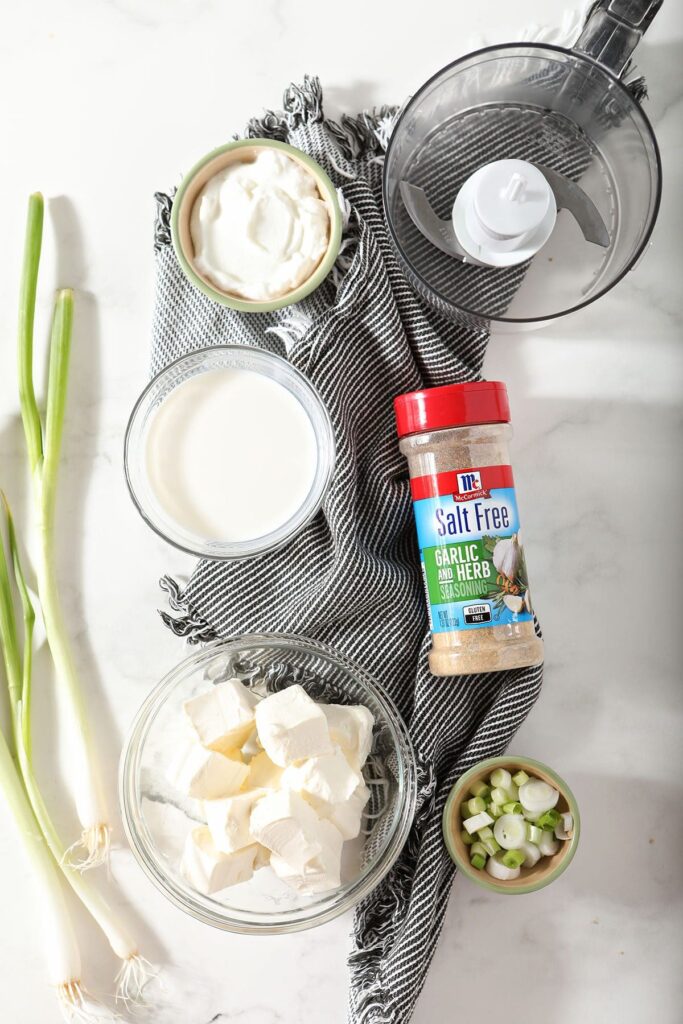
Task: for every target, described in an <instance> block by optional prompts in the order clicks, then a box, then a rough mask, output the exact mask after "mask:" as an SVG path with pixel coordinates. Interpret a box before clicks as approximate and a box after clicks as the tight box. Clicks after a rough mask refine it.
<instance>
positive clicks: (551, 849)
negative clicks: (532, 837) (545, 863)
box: [538, 829, 560, 857]
mask: <svg viewBox="0 0 683 1024" xmlns="http://www.w3.org/2000/svg"><path fill="white" fill-rule="evenodd" d="M538 848H539V850H540V851H541V853H542V854H543V856H544V857H552V856H553V855H554V854H556V853H557V851H558V850H559V848H560V842H559V840H558V839H556V838H555V836H554V835H553V833H552V832H548V830H547V829H543V830H542V831H541V838H540V839H539V841H538Z"/></svg>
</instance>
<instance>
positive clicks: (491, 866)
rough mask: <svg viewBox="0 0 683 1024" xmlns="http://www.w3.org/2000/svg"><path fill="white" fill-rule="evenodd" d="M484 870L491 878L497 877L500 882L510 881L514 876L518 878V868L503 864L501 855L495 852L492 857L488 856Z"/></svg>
mask: <svg viewBox="0 0 683 1024" xmlns="http://www.w3.org/2000/svg"><path fill="white" fill-rule="evenodd" d="M486 870H487V871H488V873H489V874H490V875H491V877H492V878H497V879H498V880H499V881H501V882H511V881H513V880H514V879H515V878H519V873H520V870H521V869H520V868H519V867H516V868H509V867H508V866H507V864H503V860H502V855H501V854H500V853H496V855H495V856H494V857H489V859H488V860H487V862H486Z"/></svg>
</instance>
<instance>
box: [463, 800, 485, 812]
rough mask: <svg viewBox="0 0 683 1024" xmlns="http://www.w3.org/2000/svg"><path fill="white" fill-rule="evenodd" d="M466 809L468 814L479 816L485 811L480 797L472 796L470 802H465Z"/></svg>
mask: <svg viewBox="0 0 683 1024" xmlns="http://www.w3.org/2000/svg"><path fill="white" fill-rule="evenodd" d="M467 808H468V810H469V812H470V814H479V813H480V812H481V811H485V810H486V804H485V803H484V801H483V800H482V798H481V797H480V796H473V797H472V799H471V800H468V801H467Z"/></svg>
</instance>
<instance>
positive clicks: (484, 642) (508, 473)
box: [395, 381, 543, 676]
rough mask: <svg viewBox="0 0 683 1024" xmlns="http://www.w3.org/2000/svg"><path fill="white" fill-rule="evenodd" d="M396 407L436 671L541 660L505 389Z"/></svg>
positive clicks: (446, 393) (439, 394)
mask: <svg viewBox="0 0 683 1024" xmlns="http://www.w3.org/2000/svg"><path fill="white" fill-rule="evenodd" d="M395 407H396V418H397V424H398V432H399V435H400V436H401V441H400V448H401V451H402V452H403V454H404V455H405V456H406V458H407V459H408V467H409V471H410V481H411V490H412V495H413V503H414V510H415V519H416V524H417V533H418V542H419V546H420V557H421V565H422V573H423V577H424V583H425V592H426V597H427V605H428V608H429V615H430V623H431V629H432V650H431V652H430V654H429V667H430V669H431V671H432V672H433V673H434V675H437V676H457V675H470V674H478V673H485V672H499V671H503V670H505V669H512V668H522V667H525V666H530V665H539V664H541V662H542V661H543V642H542V641H541V640H540V638H539V637H537V636H536V631H535V626H534V615H533V611H532V605H531V596H530V590H529V580H528V575H527V569H526V560H525V557H524V548H523V545H522V543H521V536H520V523H519V514H518V511H517V502H516V497H515V490H514V481H513V476H512V469H511V466H510V452H509V441H510V438H511V436H512V428H511V427H510V423H509V419H510V413H509V406H508V401H507V390H506V388H505V385H504V384H502V383H500V382H498V381H480V382H476V383H471V384H452V385H447V386H445V387H440V388H430V389H428V390H424V391H414V392H411V393H410V394H407V395H401V396H400V397H399V398H397V399H396V402H395Z"/></svg>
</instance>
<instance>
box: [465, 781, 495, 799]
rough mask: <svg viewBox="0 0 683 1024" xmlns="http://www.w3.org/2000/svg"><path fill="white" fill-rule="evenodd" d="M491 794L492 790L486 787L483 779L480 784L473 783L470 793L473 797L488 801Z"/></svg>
mask: <svg viewBox="0 0 683 1024" xmlns="http://www.w3.org/2000/svg"><path fill="white" fill-rule="evenodd" d="M490 792H491V788H490V787H489V786H487V785H486V783H485V782H484V780H483V779H480V780H479V782H473V783H472V785H471V786H470V793H471V794H472V796H480V797H482V798H483V799H484V800H485V799H486V797H487V796H488V795H489V793H490Z"/></svg>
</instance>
